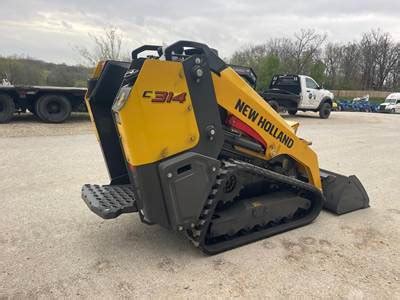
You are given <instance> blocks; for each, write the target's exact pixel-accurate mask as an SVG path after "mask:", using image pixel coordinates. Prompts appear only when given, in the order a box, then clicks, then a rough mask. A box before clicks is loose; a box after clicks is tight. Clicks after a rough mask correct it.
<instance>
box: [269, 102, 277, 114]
mask: <svg viewBox="0 0 400 300" xmlns="http://www.w3.org/2000/svg"><path fill="white" fill-rule="evenodd" d="M268 104H269V105H270V106H271V107H272V108H273V109H274V110H275V111H276V112H279V104H278V102H276V101H275V100H271V101H268Z"/></svg>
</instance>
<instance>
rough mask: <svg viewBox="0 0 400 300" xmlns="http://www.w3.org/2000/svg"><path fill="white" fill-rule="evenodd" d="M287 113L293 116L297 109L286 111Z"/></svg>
mask: <svg viewBox="0 0 400 300" xmlns="http://www.w3.org/2000/svg"><path fill="white" fill-rule="evenodd" d="M288 113H289V115H292V116H294V115H296V114H297V109H288Z"/></svg>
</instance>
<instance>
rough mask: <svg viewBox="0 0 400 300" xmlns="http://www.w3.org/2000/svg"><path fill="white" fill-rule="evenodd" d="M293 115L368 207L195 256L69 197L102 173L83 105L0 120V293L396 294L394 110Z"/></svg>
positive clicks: (399, 276)
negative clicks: (362, 190) (46, 115)
mask: <svg viewBox="0 0 400 300" xmlns="http://www.w3.org/2000/svg"><path fill="white" fill-rule="evenodd" d="M286 118H288V119H292V120H298V121H300V122H301V127H300V130H299V134H300V136H302V137H304V138H306V139H308V140H312V141H313V148H314V149H315V150H316V151H317V153H318V154H319V158H320V164H321V167H323V168H327V169H330V170H333V171H337V172H341V173H344V174H347V175H349V174H357V175H358V177H359V178H360V180H361V181H362V182H363V184H364V185H365V187H366V189H367V191H368V193H369V196H370V200H371V208H369V209H365V210H362V211H357V212H354V213H351V214H347V215H343V216H341V217H336V216H334V215H332V214H330V213H327V212H322V213H321V215H320V217H319V218H318V219H317V220H316V221H315V222H314V223H313V224H311V225H309V226H306V227H303V228H300V229H296V230H293V231H290V232H287V233H284V234H281V235H277V236H274V237H272V238H269V239H266V240H263V241H259V242H256V243H253V244H250V245H247V246H244V247H241V248H238V249H234V250H231V251H228V252H225V253H222V254H219V255H216V256H212V257H207V256H205V255H203V254H201V252H199V251H198V250H197V249H195V248H194V247H193V246H192V245H191V244H190V242H188V241H186V240H185V239H184V238H183V237H181V236H180V235H179V234H177V233H174V232H170V231H167V230H164V229H162V228H160V227H158V226H147V225H145V224H141V223H140V221H139V218H138V217H137V216H135V215H123V216H121V217H119V218H117V219H115V220H108V221H104V220H102V219H100V218H98V217H97V216H96V215H94V214H93V213H92V212H90V211H89V209H88V208H87V207H86V205H85V204H84V202H83V201H82V200H81V199H80V188H81V185H82V184H84V183H101V184H105V183H108V177H107V171H106V169H105V165H104V163H103V159H102V155H101V151H100V148H99V147H98V145H97V142H96V138H95V135H94V134H93V133H92V131H91V126H90V124H89V122H88V121H87V117H85V116H84V115H75V116H74V117H73V119H72V121H70V122H68V123H66V124H62V125H49V124H41V123H38V122H37V121H36V120H35V119H34V118H33V117H31V116H21V117H19V118H17V120H16V121H14V122H13V123H11V124H6V125H0V195H1V196H0V198H1V204H2V209H3V210H2V211H3V213H2V216H1V218H0V299H3V298H66V297H67V298H127V297H129V298H133V297H140V298H200V297H202V298H203V297H207V298H227V297H239V298H249V297H251V298H261V297H262V298H265V297H268V298H287V297H290V298H298V297H307V298H310V297H313V298H322V297H324V298H326V297H329V298H347V299H362V298H368V299H370V298H379V299H382V298H386V299H395V298H400V268H399V266H400V254H399V253H400V234H399V233H400V229H399V228H400V201H398V199H399V192H398V189H399V182H400V160H399V159H398V158H397V157H396V155H398V154H399V152H398V150H399V149H400V131H399V128H400V116H399V115H384V114H368V113H333V115H332V116H331V118H330V119H328V120H320V119H318V118H317V117H316V116H315V115H314V114H301V115H300V116H297V117H288V116H287V117H286Z"/></svg>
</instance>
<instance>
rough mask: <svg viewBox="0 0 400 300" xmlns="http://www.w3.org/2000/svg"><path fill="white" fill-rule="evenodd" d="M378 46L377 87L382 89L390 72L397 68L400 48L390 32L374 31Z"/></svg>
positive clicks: (373, 34) (373, 35)
mask: <svg viewBox="0 0 400 300" xmlns="http://www.w3.org/2000/svg"><path fill="white" fill-rule="evenodd" d="M372 37H373V39H374V42H375V45H376V46H375V47H376V83H375V87H376V89H382V87H383V85H384V83H385V81H386V79H387V78H388V76H389V74H390V72H392V71H393V69H394V68H395V66H396V64H397V62H398V60H399V58H400V48H399V45H396V44H395V43H394V42H393V40H392V37H391V35H390V34H389V33H387V32H386V33H383V34H382V33H381V32H380V31H379V30H377V31H372Z"/></svg>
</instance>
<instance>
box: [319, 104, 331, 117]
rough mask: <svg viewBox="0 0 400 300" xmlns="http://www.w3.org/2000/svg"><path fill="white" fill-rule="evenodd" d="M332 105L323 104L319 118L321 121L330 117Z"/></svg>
mask: <svg viewBox="0 0 400 300" xmlns="http://www.w3.org/2000/svg"><path fill="white" fill-rule="evenodd" d="M331 109H332V107H331V105H330V104H329V103H327V102H325V103H322V105H321V107H320V109H319V117H320V118H321V119H328V118H329V115H330V114H331Z"/></svg>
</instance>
